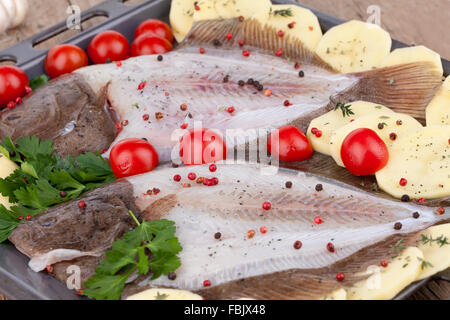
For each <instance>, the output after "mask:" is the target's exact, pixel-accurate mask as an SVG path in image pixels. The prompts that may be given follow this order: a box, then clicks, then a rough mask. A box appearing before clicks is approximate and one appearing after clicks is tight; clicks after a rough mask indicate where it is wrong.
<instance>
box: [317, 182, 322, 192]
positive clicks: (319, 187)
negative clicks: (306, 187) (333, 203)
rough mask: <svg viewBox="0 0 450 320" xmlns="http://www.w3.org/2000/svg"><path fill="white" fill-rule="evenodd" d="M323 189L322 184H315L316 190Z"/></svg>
mask: <svg viewBox="0 0 450 320" xmlns="http://www.w3.org/2000/svg"><path fill="white" fill-rule="evenodd" d="M322 190H323V185H321V184H320V183H319V184H318V185H316V191H317V192H320V191H322Z"/></svg>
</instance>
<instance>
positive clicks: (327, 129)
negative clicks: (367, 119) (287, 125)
mask: <svg viewBox="0 0 450 320" xmlns="http://www.w3.org/2000/svg"><path fill="white" fill-rule="evenodd" d="M349 104H350V105H351V107H350V109H351V110H352V112H353V113H354V114H353V115H346V116H344V114H343V113H342V110H341V109H337V110H332V111H330V112H327V113H325V114H324V115H321V116H320V117H318V118H315V119H313V120H312V121H311V124H310V125H309V128H308V131H307V136H308V139H309V141H311V144H312V146H313V148H314V150H315V151H317V152H320V153H323V154H326V155H331V152H330V139H331V135H332V134H333V132H334V131H336V130H337V129H339V128H342V127H343V126H345V125H347V124H349V123H350V122H352V121H354V120H356V119H358V118H360V117H362V116H365V115H368V114H374V113H381V112H389V111H391V109H389V108H387V107H384V106H382V105H379V104H376V103H372V102H366V101H355V102H352V103H349ZM392 112H393V111H392ZM312 128H317V129H319V130H320V131H321V132H322V136H321V137H320V138H318V137H316V136H315V135H314V134H312V132H311V129H312Z"/></svg>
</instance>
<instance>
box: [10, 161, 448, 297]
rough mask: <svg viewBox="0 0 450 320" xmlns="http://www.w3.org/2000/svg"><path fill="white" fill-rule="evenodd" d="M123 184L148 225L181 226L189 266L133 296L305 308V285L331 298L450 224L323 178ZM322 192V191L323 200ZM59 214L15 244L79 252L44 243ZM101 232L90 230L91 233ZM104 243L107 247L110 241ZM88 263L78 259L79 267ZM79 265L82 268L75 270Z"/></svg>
mask: <svg viewBox="0 0 450 320" xmlns="http://www.w3.org/2000/svg"><path fill="white" fill-rule="evenodd" d="M189 172H195V173H196V174H197V176H198V177H206V178H211V177H213V176H214V177H217V178H218V179H219V184H218V185H216V186H213V187H207V186H204V185H203V184H197V183H195V182H190V181H189V180H188V179H187V175H188V173H189ZM175 174H180V175H181V176H182V177H183V179H182V181H181V182H175V181H173V176H174V175H175ZM186 182H190V183H191V187H189V188H186V187H185V186H184V183H186ZM286 182H291V183H292V186H291V188H287V187H286ZM119 183H120V184H121V187H120V188H123V189H124V190H128V191H127V194H128V196H127V197H129V200H128V201H127V202H131V203H134V204H135V205H136V207H137V208H138V209H139V210H138V212H137V213H138V214H139V215H140V216H141V217H143V218H145V219H147V220H152V219H161V218H164V219H169V220H173V221H175V223H176V227H177V233H176V235H177V237H178V238H179V240H180V243H181V245H182V247H183V251H182V252H181V253H180V258H181V261H182V265H181V267H180V268H179V269H178V270H177V272H176V273H177V277H176V280H169V279H168V278H167V277H164V276H163V277H161V278H159V279H157V280H154V281H151V280H150V278H148V279H142V278H140V279H137V280H135V281H134V283H133V284H130V287H134V289H135V290H137V289H140V290H142V289H143V288H147V287H169V288H177V289H184V290H190V291H195V292H199V293H200V294H201V295H202V296H206V297H208V298H212V299H236V298H240V297H255V298H266V299H267V298H272V299H274V298H283V299H289V298H293V299H297V298H304V297H305V296H304V292H303V290H301V289H302V288H304V285H308V286H309V287H310V289H314V290H313V292H315V293H317V296H320V294H322V295H323V294H324V293H326V291H325V289H327V290H329V289H330V288H331V287H332V288H338V287H339V286H340V284H339V283H337V282H336V281H335V280H333V277H334V276H335V274H336V272H348V273H350V274H347V277H348V278H349V279H351V278H352V275H353V276H355V274H356V273H357V271H361V270H363V269H364V268H363V266H367V263H371V262H373V261H374V260H375V262H374V263H377V264H378V263H379V261H381V260H382V259H386V258H389V257H390V255H392V252H391V250H390V248H389V246H388V244H392V243H395V242H393V241H394V240H395V241H398V240H399V239H401V238H402V237H405V238H406V237H408V236H410V235H411V234H414V233H416V232H419V231H421V230H423V229H425V228H427V227H429V226H431V225H434V224H436V223H438V222H441V221H445V220H448V219H449V218H450V213H449V211H450V208H447V213H445V214H444V215H438V214H437V213H436V210H435V208H430V207H426V206H417V205H414V204H411V203H402V202H397V201H390V200H385V199H380V198H378V197H376V196H374V195H371V194H369V193H366V192H363V191H360V190H358V189H356V188H353V187H350V186H348V185H345V184H343V183H340V182H336V181H333V180H329V179H325V178H319V177H318V176H315V175H311V174H306V173H302V172H300V173H298V172H295V171H289V170H280V172H278V174H276V175H263V174H261V170H260V169H258V168H256V167H251V166H242V165H222V166H219V168H218V170H217V172H215V173H214V174H213V173H211V172H209V169H208V166H196V167H184V168H176V169H174V168H167V169H161V170H157V171H155V172H151V173H147V174H143V175H139V176H135V177H131V178H127V179H124V180H121V181H120V182H119ZM319 184H320V185H321V187H322V190H321V191H317V190H316V187H317V185H319ZM114 185H115V184H112V185H110V186H107V187H105V188H104V189H103V190H101V189H98V190H95V191H96V192H97V194H105V193H109V191H108V188H112V186H114ZM153 188H158V189H160V192H159V193H158V194H153V195H148V193H147V190H152V189H153ZM118 189H119V187H116V188H115V189H114V190H116V191H118ZM317 189H319V190H320V188H319V187H317ZM131 190H132V195H131ZM91 197H92V196H90V195H89V194H87V195H86V196H85V197H83V199H84V200H85V201H86V203H87V208H88V209H89V210H92V211H93V212H94V211H98V209H97V208H96V204H95V203H94V204H93V208H91V207H92V206H91V205H90V201H89V199H90V198H91ZM265 201H269V202H270V203H271V205H272V207H271V209H270V210H263V209H262V204H263V202H265ZM64 209H65V210H64V211H65V213H64V214H65V215H66V217H70V218H67V219H69V221H72V222H71V224H70V225H72V226H76V225H77V223H78V222H76V221H77V216H79V215H80V213H79V209H78V208H77V206H76V202H74V203H68V204H65V207H64ZM52 211H53V212H55V211H59V212H60V213H61V214H63V213H62V211H61V209H59V210H55V209H50V210H49V211H48V213H47V214H46V215H42V216H40V217H39V218H37V219H36V218H35V219H33V220H32V221H30V222H25V223H23V224H21V225H20V226H19V227H18V228H17V229H16V230H15V231H14V232H13V234H12V235H11V237H10V240H11V241H12V242H13V243H14V244H15V245H16V246H18V247H19V248H20V250H21V251H22V252H24V253H25V254H27V255H28V256H30V257H31V258H32V260H31V261H35V260H38V259H39V258H40V256H41V255H43V254H45V255H49V252H51V251H53V250H59V249H74V247H73V245H72V244H71V243H67V242H66V243H65V242H64V241H57V240H54V241H53V243H52V245H49V244H46V243H45V242H43V241H36V240H37V239H38V238H39V237H41V236H44V235H43V234H42V235H41V233H42V227H39V225H41V224H42V223H41V220H44V219H45V217H47V216H48V215H49V214H51V212H52ZM88 212H90V211H88ZM124 212H125V209H124ZM414 212H419V213H420V218H419V219H415V218H413V213H414ZM316 216H320V217H321V218H322V219H323V223H321V224H315V223H314V217H316ZM83 221H84V220H83ZM84 223H85V222H84ZM396 223H397V226H398V223H400V224H401V228H400V229H399V228H394V226H395V224H396ZM92 224H93V223H92V222H90V224H89V223H88V226H85V228H88V227H89V225H91V226H92ZM262 226H265V227H266V228H267V233H265V234H263V233H260V231H259V230H260V227H262ZM92 227H93V228H94V226H92ZM94 229H95V228H94ZM249 230H254V231H256V234H255V236H254V237H253V238H248V236H247V232H248V231H249ZM48 232H50V233H51V234H52V235H53V239H59V238H60V237H61V238H63V239H65V237H66V236H65V235H59V236H58V233H59V232H64V230H63V229H61V226H60V227H59V229H58V227H57V226H55V227H54V228H52V227H49V229H48V231H47V232H46V234H47V235H48ZM98 232H99V233H98V234H102V232H101V231H98ZM103 232H105V233H108V232H109V230H108V229H105V230H104V231H103ZM217 232H220V233H221V238H220V239H219V240H218V239H216V238H215V236H214V235H215V234H216V233H217ZM100 239H103V238H102V237H101V236H100ZM111 240H112V239H110V238H108V239H105V241H104V242H102V243H101V245H99V247H100V248H101V249H103V248H106V247H108V246H111V243H112V242H111ZM89 241H90V238H89V236H88V234H86V235H84V236H83V237H82V238H80V242H81V243H84V242H85V243H88V242H89ZM296 241H301V242H302V247H301V248H300V249H299V250H296V249H295V248H294V246H293V245H294V243H295V242H296ZM55 242H56V243H58V245H57V246H55ZM328 243H332V244H333V245H334V247H335V252H330V251H329V250H327V244H328ZM37 247H39V250H37ZM81 247H82V246H81ZM76 249H78V250H79V248H78V247H77V248H76ZM93 249H94V248H92V246H90V247H89V248H88V249H86V259H90V261H95V262H96V263H98V260H95V258H93V257H90V255H91V251H93ZM81 251H82V250H81ZM79 257H80V255H79V253H77V256H76V257H74V258H79ZM355 257H357V258H355ZM377 259H378V260H377ZM73 263H75V264H76V263H77V262H76V261H75V262H74V261H72V262H70V263H69V264H73ZM66 265H67V263H66ZM87 268H90V270H88V271H85V273H86V277H88V276H89V275H91V274H92V272H93V270H94V268H95V263H93V264H91V265H89V266H88V267H87ZM57 276H58V275H57ZM62 278H64V276H62ZM263 279H271V281H272V283H273V285H272V286H271V287H268V288H266V289H267V290H269V291H267V292H265V293H264V294H261V293H260V292H259V290H257V286H259V285H260V284H261V281H262V280H263ZM283 279H284V280H283ZM289 279H291V280H289ZM319 279H321V281H322V282H323V285H321V284H320V283H321V282H319ZM204 280H209V281H210V282H211V287H210V288H207V289H205V288H204V287H203V281H204ZM281 280H283V281H281ZM244 282H245V285H244ZM277 283H280V285H278V284H277ZM302 283H303V284H302ZM286 287H288V288H286ZM288 289H289V290H288ZM321 289H323V290H321ZM130 290H131V289H130ZM309 298H311V297H309Z"/></svg>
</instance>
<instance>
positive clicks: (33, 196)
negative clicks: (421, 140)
mask: <svg viewBox="0 0 450 320" xmlns="http://www.w3.org/2000/svg"><path fill="white" fill-rule="evenodd" d="M53 152H54V150H53V144H52V141H51V140H45V141H41V140H39V139H38V138H37V137H22V138H19V139H18V140H17V143H16V144H15V143H14V142H13V141H12V140H11V138H9V137H6V138H5V139H4V140H3V142H0V157H3V156H5V157H7V158H8V159H10V160H11V161H13V162H15V163H17V164H18V165H19V166H20V168H19V169H17V170H16V171H14V172H13V173H12V174H10V175H9V176H8V177H6V178H4V179H0V194H1V195H3V196H4V197H7V198H8V199H9V201H10V202H11V203H19V204H17V205H14V206H12V207H11V208H10V209H9V210H8V209H6V208H5V207H3V208H1V210H0V221H3V222H2V223H0V242H3V241H5V240H6V239H7V238H8V236H9V234H10V233H11V232H12V231H13V230H14V228H15V227H17V225H19V223H20V220H19V219H18V217H19V216H22V217H26V216H28V215H30V216H34V215H36V214H38V213H40V212H42V211H44V210H46V209H48V208H50V207H52V206H54V205H57V204H60V203H62V202H65V201H68V200H72V199H75V198H77V197H79V196H80V195H81V194H82V193H84V192H87V191H89V190H92V189H94V188H96V187H98V186H101V185H103V184H106V183H109V182H112V181H114V180H116V178H115V177H114V174H113V172H112V169H111V167H110V166H109V164H108V162H107V161H106V160H105V159H103V158H102V157H101V156H100V155H99V154H93V153H86V154H83V155H80V156H78V157H77V158H76V159H74V158H72V157H66V158H62V157H60V156H59V155H56V154H53ZM62 192H63V193H62ZM62 194H63V195H62ZM11 217H13V218H12V219H11Z"/></svg>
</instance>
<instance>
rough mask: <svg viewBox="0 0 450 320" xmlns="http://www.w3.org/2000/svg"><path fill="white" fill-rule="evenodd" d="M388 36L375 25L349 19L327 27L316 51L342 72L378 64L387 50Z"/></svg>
mask: <svg viewBox="0 0 450 320" xmlns="http://www.w3.org/2000/svg"><path fill="white" fill-rule="evenodd" d="M391 46H392V39H391V36H390V35H389V33H388V32H386V31H385V30H383V29H381V28H380V27H379V26H377V25H374V24H370V23H366V22H361V21H357V20H352V21H349V22H346V23H343V24H341V25H338V26H336V27H333V28H331V29H330V30H328V31H327V32H326V33H325V34H324V36H323V37H322V40H320V42H319V45H318V47H317V50H316V52H317V54H318V55H319V56H320V57H321V58H322V59H324V60H325V61H326V62H328V63H329V64H330V65H331V66H332V67H334V68H335V69H336V70H338V71H340V72H342V73H349V72H359V71H366V70H371V69H374V68H378V67H379V66H380V65H381V63H382V62H383V60H384V59H385V58H386V57H387V55H388V54H389V52H390V51H391Z"/></svg>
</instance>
